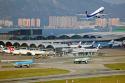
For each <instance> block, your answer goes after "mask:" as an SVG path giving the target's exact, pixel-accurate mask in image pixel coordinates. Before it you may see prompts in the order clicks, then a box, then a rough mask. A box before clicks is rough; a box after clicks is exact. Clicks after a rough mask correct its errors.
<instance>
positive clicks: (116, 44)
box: [108, 40, 123, 47]
mask: <svg viewBox="0 0 125 83" xmlns="http://www.w3.org/2000/svg"><path fill="white" fill-rule="evenodd" d="M108 44H109V46H110V47H122V46H123V41H115V40H111V41H110V42H109V43H108Z"/></svg>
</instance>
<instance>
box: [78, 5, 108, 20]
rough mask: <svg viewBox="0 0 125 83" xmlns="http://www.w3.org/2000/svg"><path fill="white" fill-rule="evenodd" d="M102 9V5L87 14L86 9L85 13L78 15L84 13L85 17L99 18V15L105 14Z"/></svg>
mask: <svg viewBox="0 0 125 83" xmlns="http://www.w3.org/2000/svg"><path fill="white" fill-rule="evenodd" d="M104 9H105V8H104V7H100V8H99V9H97V10H96V11H94V12H93V13H91V14H88V12H87V11H86V12H85V14H78V15H83V16H84V15H85V16H86V19H89V18H91V17H96V18H100V17H101V16H104V15H106V14H103V11H104Z"/></svg>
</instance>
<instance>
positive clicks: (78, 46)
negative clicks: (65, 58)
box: [69, 41, 95, 48]
mask: <svg viewBox="0 0 125 83" xmlns="http://www.w3.org/2000/svg"><path fill="white" fill-rule="evenodd" d="M94 43H95V41H93V42H92V43H91V44H87V43H84V44H82V43H81V41H80V42H79V43H78V44H71V45H69V47H70V48H85V47H92V46H93V44H94Z"/></svg>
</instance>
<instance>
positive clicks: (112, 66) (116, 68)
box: [104, 63, 125, 70]
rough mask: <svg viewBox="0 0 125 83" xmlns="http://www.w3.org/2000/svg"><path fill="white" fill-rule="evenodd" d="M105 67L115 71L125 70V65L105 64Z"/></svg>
mask: <svg viewBox="0 0 125 83" xmlns="http://www.w3.org/2000/svg"><path fill="white" fill-rule="evenodd" d="M104 66H105V67H108V68H110V69H113V70H125V63H115V64H105V65H104Z"/></svg>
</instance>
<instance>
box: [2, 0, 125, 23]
mask: <svg viewBox="0 0 125 83" xmlns="http://www.w3.org/2000/svg"><path fill="white" fill-rule="evenodd" d="M101 6H104V7H105V13H107V14H110V15H109V16H110V17H120V18H125V15H124V13H125V11H123V10H124V8H125V3H123V4H113V3H111V2H109V3H108V2H107V0H0V18H10V19H17V18H23V17H25V18H34V17H38V18H41V19H43V20H44V21H46V18H48V16H53V15H54V16H55V15H75V14H77V13H84V12H85V11H86V10H88V12H92V11H94V10H96V9H97V8H99V7H101Z"/></svg>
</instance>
